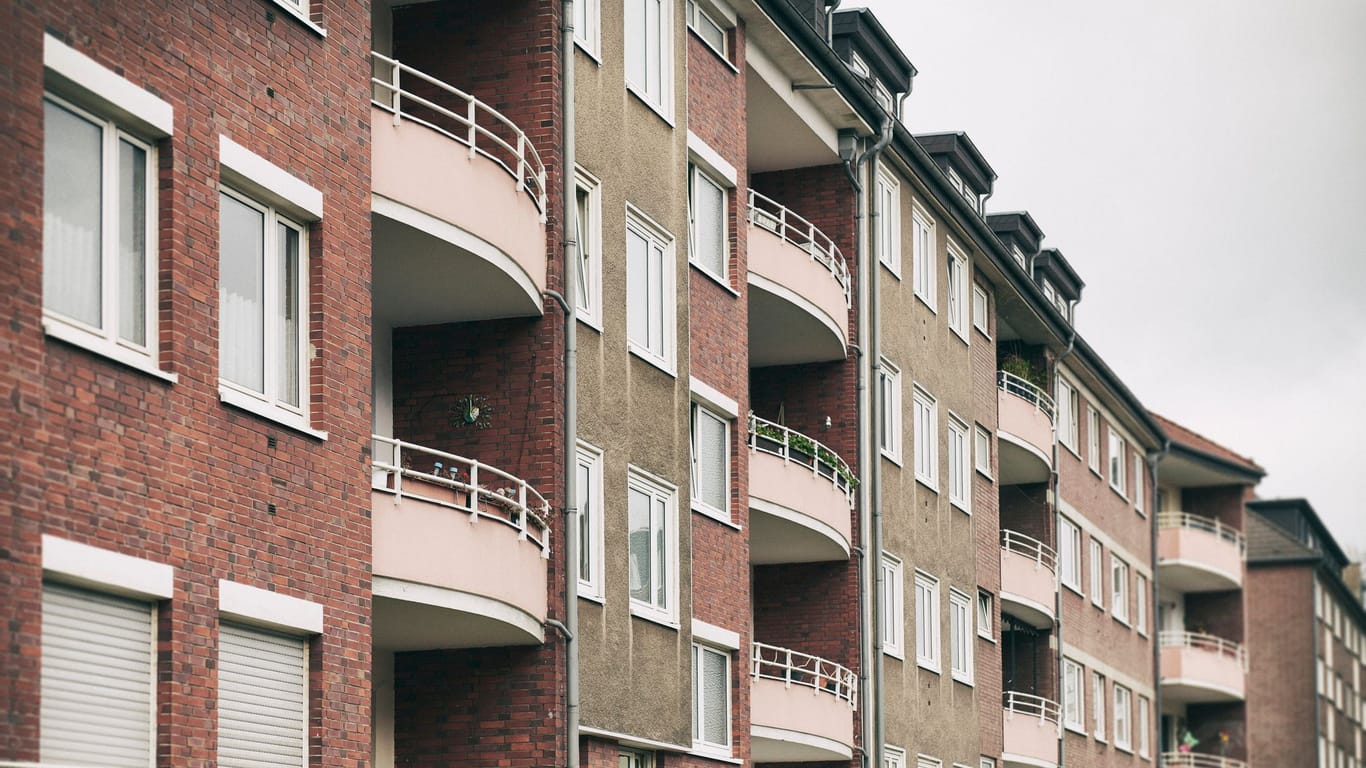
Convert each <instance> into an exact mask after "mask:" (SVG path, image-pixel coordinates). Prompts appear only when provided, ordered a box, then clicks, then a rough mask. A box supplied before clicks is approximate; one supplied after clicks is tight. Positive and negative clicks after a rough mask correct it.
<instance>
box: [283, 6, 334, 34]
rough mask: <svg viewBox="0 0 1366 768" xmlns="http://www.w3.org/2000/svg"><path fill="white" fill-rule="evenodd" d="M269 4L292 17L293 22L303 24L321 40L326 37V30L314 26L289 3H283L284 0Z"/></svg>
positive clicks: (311, 21) (310, 20)
mask: <svg viewBox="0 0 1366 768" xmlns="http://www.w3.org/2000/svg"><path fill="white" fill-rule="evenodd" d="M270 2H271V3H273V4H275V5H276V6H279V8H280V10H282V11H284V12H285V13H287V14H289V15H290V16H292V17H293V18H294V20H295V21H297V22H299V23H300V24H303V25H304V26H305V27H307V28H308V29H310V30H312V31H313V34H315V35H317V36H318V37H321V38H326V37H327V30H325V29H323V28H322V27H320V26H318V25H317V24H314V23H313V20H312V19H310V18H308V17H307V16H305V15H304V14H303V13H302V12H300V11H299V9H298V8H293V7H291V6H290V5H289V3H286V2H284V0H270Z"/></svg>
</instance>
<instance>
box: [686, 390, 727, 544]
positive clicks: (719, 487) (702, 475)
mask: <svg viewBox="0 0 1366 768" xmlns="http://www.w3.org/2000/svg"><path fill="white" fill-rule="evenodd" d="M692 503H693V508H694V509H697V510H698V511H699V512H702V513H703V514H706V515H709V516H711V517H716V518H720V519H721V520H724V521H726V522H730V422H728V421H726V419H724V418H722V417H720V416H718V415H716V414H715V413H712V412H711V411H709V410H707V409H706V408H704V407H703V406H701V405H698V404H697V403H693V404H692Z"/></svg>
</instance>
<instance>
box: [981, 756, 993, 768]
mask: <svg viewBox="0 0 1366 768" xmlns="http://www.w3.org/2000/svg"><path fill="white" fill-rule="evenodd" d="M977 765H978V768H996V761H995V760H993V759H991V758H990V757H984V758H982V759H981V761H980V762H979V763H978V764H977Z"/></svg>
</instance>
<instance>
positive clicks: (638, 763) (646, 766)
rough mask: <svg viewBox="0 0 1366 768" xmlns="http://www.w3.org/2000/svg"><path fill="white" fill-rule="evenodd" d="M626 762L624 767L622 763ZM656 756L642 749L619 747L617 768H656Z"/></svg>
mask: <svg viewBox="0 0 1366 768" xmlns="http://www.w3.org/2000/svg"><path fill="white" fill-rule="evenodd" d="M623 760H624V761H626V762H625V764H624V765H623V763H622V761H623ZM654 766H655V755H654V753H653V752H646V751H644V750H641V749H628V748H626V747H618V749H617V768H654Z"/></svg>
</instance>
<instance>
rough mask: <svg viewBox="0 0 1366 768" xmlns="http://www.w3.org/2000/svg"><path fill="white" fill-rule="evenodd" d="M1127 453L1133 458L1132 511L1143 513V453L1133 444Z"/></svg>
mask: <svg viewBox="0 0 1366 768" xmlns="http://www.w3.org/2000/svg"><path fill="white" fill-rule="evenodd" d="M1129 455H1130V456H1132V457H1133V459H1134V479H1133V486H1134V511H1135V512H1138V513H1139V514H1140V515H1141V514H1143V454H1141V453H1139V452H1138V449H1137V448H1135V447H1134V446H1132V445H1131V446H1129Z"/></svg>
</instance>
